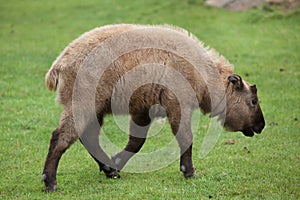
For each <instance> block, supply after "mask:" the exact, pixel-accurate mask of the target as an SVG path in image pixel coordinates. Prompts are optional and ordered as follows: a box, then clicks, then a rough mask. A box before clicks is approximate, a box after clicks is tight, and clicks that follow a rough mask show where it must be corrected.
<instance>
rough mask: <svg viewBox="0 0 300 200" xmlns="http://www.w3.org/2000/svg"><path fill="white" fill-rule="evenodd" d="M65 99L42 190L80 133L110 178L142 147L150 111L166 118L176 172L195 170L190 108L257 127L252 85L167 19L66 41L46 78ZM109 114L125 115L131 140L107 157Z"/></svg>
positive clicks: (227, 122) (237, 126)
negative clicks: (104, 132)
mask: <svg viewBox="0 0 300 200" xmlns="http://www.w3.org/2000/svg"><path fill="white" fill-rule="evenodd" d="M45 82H46V86H47V88H48V89H49V90H51V91H55V90H56V89H57V88H58V92H57V101H58V102H59V103H61V104H62V105H63V110H62V113H61V116H60V120H59V125H58V127H57V128H56V129H55V130H54V131H53V133H52V138H51V140H50V147H49V150H48V155H47V158H46V161H45V165H44V170H43V173H42V181H44V183H45V190H46V191H55V190H56V189H57V181H56V172H57V167H58V163H59V160H60V158H61V156H62V154H63V153H64V152H65V151H66V150H67V149H68V148H69V147H70V146H71V145H72V144H73V143H74V142H75V141H76V140H77V139H80V141H81V143H82V144H83V145H84V146H85V148H86V149H87V150H88V152H89V153H90V154H91V156H92V157H93V158H94V159H95V161H96V162H97V163H98V165H99V168H100V171H104V173H105V175H106V176H107V177H108V178H119V177H120V176H119V171H120V170H121V169H122V168H123V167H124V165H125V164H126V163H127V161H128V160H129V159H130V158H131V157H132V156H133V155H134V154H136V153H138V152H139V150H140V149H141V148H142V146H143V144H144V142H145V140H146V138H147V131H148V129H149V127H150V125H151V123H152V122H153V118H154V117H167V119H168V122H169V123H170V126H171V130H172V132H173V134H174V135H175V138H176V140H177V142H178V145H179V148H180V171H182V172H183V174H184V177H186V178H189V177H193V176H194V174H195V169H194V166H193V163H192V144H193V136H192V131H191V115H192V112H193V110H195V109H197V108H200V110H201V111H202V113H203V114H207V113H210V116H211V117H217V118H218V121H219V122H220V123H221V124H222V126H223V127H224V128H225V129H226V130H229V131H233V132H237V131H241V132H242V133H243V134H244V135H245V136H253V135H254V132H255V133H261V131H262V130H263V128H264V126H265V121H264V117H263V114H262V111H261V108H260V105H259V101H258V97H257V88H256V86H255V85H250V84H249V83H247V82H246V81H244V80H242V78H241V77H240V76H239V75H236V74H234V72H233V66H232V65H231V64H230V63H229V62H228V61H227V60H226V59H225V58H224V57H223V56H221V55H220V54H218V53H217V51H216V50H214V49H212V48H208V47H205V46H204V44H203V43H202V42H201V41H199V40H198V39H197V38H196V37H195V36H193V35H192V34H191V33H189V32H188V31H186V30H184V29H182V28H179V27H174V26H169V25H135V24H118V25H107V26H103V27H99V28H95V29H93V30H91V31H89V32H86V33H84V34H83V35H81V36H80V37H79V38H77V39H76V40H74V41H73V42H72V43H70V44H69V45H68V46H67V47H66V48H65V49H64V50H63V51H62V53H61V54H60V55H59V56H58V57H57V59H56V60H55V61H54V62H53V64H52V66H51V68H50V70H49V71H48V73H47V74H46V77H45ZM106 114H113V115H119V114H128V115H130V122H129V139H128V143H127V145H126V146H125V148H124V149H123V150H122V151H121V152H119V153H117V154H115V155H113V156H112V157H111V158H110V157H109V156H108V155H107V154H106V153H105V152H104V151H103V149H102V148H101V147H100V145H99V134H100V130H101V127H102V126H103V118H104V116H105V115H106Z"/></svg>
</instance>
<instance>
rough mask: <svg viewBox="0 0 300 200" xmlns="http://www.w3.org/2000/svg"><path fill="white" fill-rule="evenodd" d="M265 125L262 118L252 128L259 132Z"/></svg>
mask: <svg viewBox="0 0 300 200" xmlns="http://www.w3.org/2000/svg"><path fill="white" fill-rule="evenodd" d="M264 127H265V120H262V121H261V122H260V123H258V124H257V125H256V126H255V127H254V128H253V130H254V131H255V132H256V133H261V132H262V130H263V129H264Z"/></svg>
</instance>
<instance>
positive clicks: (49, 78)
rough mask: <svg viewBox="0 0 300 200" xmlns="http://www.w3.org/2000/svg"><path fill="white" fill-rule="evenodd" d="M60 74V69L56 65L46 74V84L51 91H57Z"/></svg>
mask: <svg viewBox="0 0 300 200" xmlns="http://www.w3.org/2000/svg"><path fill="white" fill-rule="evenodd" d="M59 72H60V69H59V68H57V67H56V66H55V65H54V66H52V67H51V69H50V70H49V71H48V72H47V74H46V77H45V83H46V86H47V88H48V89H49V90H50V91H55V90H56V88H57V84H58V78H59Z"/></svg>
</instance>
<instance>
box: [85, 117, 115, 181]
mask: <svg viewBox="0 0 300 200" xmlns="http://www.w3.org/2000/svg"><path fill="white" fill-rule="evenodd" d="M98 120H99V121H100V125H102V121H103V117H102V116H100V119H99V116H98ZM100 125H99V123H98V121H97V120H95V121H94V122H92V123H90V124H89V125H88V126H87V127H85V131H84V132H83V133H82V134H81V135H80V141H81V143H82V144H83V146H84V147H85V148H86V149H87V150H88V152H89V153H90V155H91V156H92V157H93V158H94V160H95V161H96V162H97V163H98V165H99V168H100V171H104V173H105V175H106V177H107V178H120V176H119V174H118V173H117V170H116V166H115V164H114V163H113V162H112V161H111V159H110V158H109V157H108V156H107V154H106V153H105V152H104V151H103V149H102V148H101V147H100V145H99V132H100V128H101V127H100Z"/></svg>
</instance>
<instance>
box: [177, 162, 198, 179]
mask: <svg viewBox="0 0 300 200" xmlns="http://www.w3.org/2000/svg"><path fill="white" fill-rule="evenodd" d="M180 171H182V172H183V175H184V178H192V177H195V169H194V167H191V168H190V169H187V168H186V167H185V166H184V165H181V166H180Z"/></svg>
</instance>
